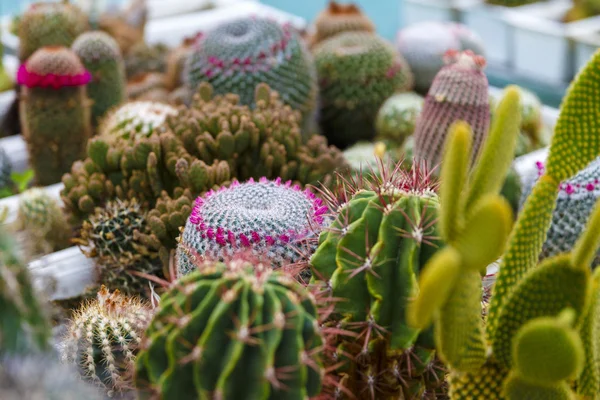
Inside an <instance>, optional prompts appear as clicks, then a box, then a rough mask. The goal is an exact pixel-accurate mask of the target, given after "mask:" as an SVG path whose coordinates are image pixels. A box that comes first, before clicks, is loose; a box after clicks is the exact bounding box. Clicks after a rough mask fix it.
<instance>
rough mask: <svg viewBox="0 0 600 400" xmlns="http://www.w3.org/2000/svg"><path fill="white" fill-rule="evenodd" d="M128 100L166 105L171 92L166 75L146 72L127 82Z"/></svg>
mask: <svg viewBox="0 0 600 400" xmlns="http://www.w3.org/2000/svg"><path fill="white" fill-rule="evenodd" d="M127 98H128V99H129V100H138V101H158V102H162V103H166V102H167V101H168V98H169V92H168V90H167V87H166V85H165V76H164V74H159V73H157V72H144V73H142V74H139V75H136V76H135V77H134V78H131V79H130V80H129V81H128V82H127Z"/></svg>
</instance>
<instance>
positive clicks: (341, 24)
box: [310, 0, 375, 47]
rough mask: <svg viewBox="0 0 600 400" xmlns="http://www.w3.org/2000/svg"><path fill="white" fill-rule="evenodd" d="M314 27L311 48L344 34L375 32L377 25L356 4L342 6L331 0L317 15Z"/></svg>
mask: <svg viewBox="0 0 600 400" xmlns="http://www.w3.org/2000/svg"><path fill="white" fill-rule="evenodd" d="M314 26H315V33H314V35H312V36H311V38H310V45H311V47H314V46H316V45H318V44H319V43H321V42H322V41H323V40H326V39H329V38H330V37H332V36H335V35H337V34H340V33H342V32H371V33H373V32H375V24H373V22H372V21H371V20H370V19H369V18H368V17H367V16H366V15H365V14H363V13H362V12H361V10H360V9H359V8H358V6H357V5H356V4H353V3H350V4H340V3H338V2H336V1H334V0H330V1H329V5H328V6H327V7H326V8H325V9H324V10H323V11H321V12H320V13H319V15H317V18H316V19H315V22H314Z"/></svg>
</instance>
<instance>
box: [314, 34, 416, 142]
mask: <svg viewBox="0 0 600 400" xmlns="http://www.w3.org/2000/svg"><path fill="white" fill-rule="evenodd" d="M313 52H314V56H315V63H316V65H317V74H318V76H319V86H320V89H321V110H320V115H319V123H320V125H321V128H322V130H323V134H324V135H325V136H327V138H328V139H329V140H330V142H331V143H332V144H334V145H335V146H338V147H340V148H345V147H348V146H350V145H352V144H354V143H356V142H358V141H360V140H371V139H373V137H374V136H375V117H376V115H377V111H378V110H379V107H381V105H382V104H383V103H384V101H385V100H386V99H387V98H389V97H390V96H391V95H392V94H394V93H395V92H399V91H405V90H409V89H410V88H411V87H412V83H413V77H412V73H411V71H410V68H409V67H408V64H407V63H406V61H405V60H404V58H402V56H401V55H400V54H398V53H397V52H396V50H395V49H394V48H393V46H392V45H391V44H390V43H388V42H386V41H385V40H384V39H382V38H380V37H379V36H377V35H376V34H373V33H366V32H344V33H341V34H339V35H336V36H333V37H332V38H330V39H328V40H325V41H323V42H321V43H320V44H319V45H318V46H316V47H315V48H314V50H313Z"/></svg>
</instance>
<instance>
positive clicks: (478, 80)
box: [414, 51, 490, 168]
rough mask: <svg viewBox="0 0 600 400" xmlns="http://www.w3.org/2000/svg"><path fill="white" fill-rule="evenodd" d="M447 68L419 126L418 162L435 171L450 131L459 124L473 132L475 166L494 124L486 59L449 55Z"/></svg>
mask: <svg viewBox="0 0 600 400" xmlns="http://www.w3.org/2000/svg"><path fill="white" fill-rule="evenodd" d="M446 62H447V65H446V66H445V67H444V68H442V69H441V70H440V72H439V73H438V74H437V75H436V77H435V80H434V81H433V84H432V85H431V88H430V89H429V93H427V97H426V98H425V104H424V105H423V111H422V112H421V114H420V115H419V117H418V118H417V123H416V126H415V132H414V136H415V148H414V152H415V153H414V158H415V160H417V161H424V162H427V164H428V165H429V166H430V167H431V168H434V167H436V166H437V165H438V164H439V162H440V161H441V158H442V152H443V146H444V143H445V141H446V136H447V134H448V129H449V128H450V126H451V125H452V124H453V123H454V122H455V121H458V120H464V121H466V122H467V123H468V124H469V125H470V126H471V128H472V129H473V134H474V140H473V153H472V155H471V162H473V161H474V160H475V158H476V157H477V155H478V154H479V149H480V148H481V145H482V144H483V142H484V141H485V138H486V136H487V133H488V128H489V124H490V105H489V95H488V81H487V78H486V76H485V74H484V73H483V71H482V70H483V68H484V67H485V59H483V57H481V56H476V55H474V54H473V53H472V52H469V51H465V52H454V51H450V52H448V53H447V54H446Z"/></svg>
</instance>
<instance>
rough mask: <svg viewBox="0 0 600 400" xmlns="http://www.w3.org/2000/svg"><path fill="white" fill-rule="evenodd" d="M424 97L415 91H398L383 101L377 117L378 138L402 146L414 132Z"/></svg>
mask: <svg viewBox="0 0 600 400" xmlns="http://www.w3.org/2000/svg"><path fill="white" fill-rule="evenodd" d="M423 103H424V99H423V97H421V96H419V95H418V94H416V93H414V92H408V93H398V94H395V95H393V96H392V97H390V98H389V99H387V100H386V101H385V103H383V105H382V106H381V108H380V109H379V111H378V112H377V118H376V119H375V130H376V131H377V135H376V139H378V140H385V141H387V142H389V143H390V145H393V146H396V147H401V146H402V145H403V144H404V141H405V140H406V138H407V137H409V136H410V135H412V134H413V132H414V130H415V125H416V122H417V117H418V116H419V114H420V113H421V110H422V109H423Z"/></svg>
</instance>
